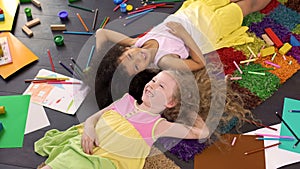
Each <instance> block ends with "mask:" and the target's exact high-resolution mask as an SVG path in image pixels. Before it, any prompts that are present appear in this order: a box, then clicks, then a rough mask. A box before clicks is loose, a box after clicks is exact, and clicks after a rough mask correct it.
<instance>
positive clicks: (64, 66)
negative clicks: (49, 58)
mask: <svg viewBox="0 0 300 169" xmlns="http://www.w3.org/2000/svg"><path fill="white" fill-rule="evenodd" d="M59 64H60V65H61V66H62V67H63V68H65V69H66V70H67V71H68V72H69V73H71V75H74V73H73V71H71V70H70V69H69V68H68V67H67V66H66V65H64V64H63V63H62V62H61V61H59Z"/></svg>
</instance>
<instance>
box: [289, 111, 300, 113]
mask: <svg viewBox="0 0 300 169" xmlns="http://www.w3.org/2000/svg"><path fill="white" fill-rule="evenodd" d="M289 112H293V113H300V110H289Z"/></svg>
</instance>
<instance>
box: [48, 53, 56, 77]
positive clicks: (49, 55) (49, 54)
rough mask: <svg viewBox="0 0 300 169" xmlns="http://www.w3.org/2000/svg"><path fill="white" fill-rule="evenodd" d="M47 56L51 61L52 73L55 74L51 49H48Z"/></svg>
mask: <svg viewBox="0 0 300 169" xmlns="http://www.w3.org/2000/svg"><path fill="white" fill-rule="evenodd" d="M47 54H48V57H49V60H50V64H51V68H52V71H53V72H55V67H54V64H53V60H52V56H51V53H50V50H49V49H47Z"/></svg>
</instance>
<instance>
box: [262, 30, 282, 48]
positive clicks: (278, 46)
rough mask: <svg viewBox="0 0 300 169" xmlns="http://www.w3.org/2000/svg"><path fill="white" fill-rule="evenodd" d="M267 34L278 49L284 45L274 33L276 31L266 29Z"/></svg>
mask: <svg viewBox="0 0 300 169" xmlns="http://www.w3.org/2000/svg"><path fill="white" fill-rule="evenodd" d="M265 32H266V33H267V35H268V36H269V37H270V39H271V40H272V41H273V42H274V44H275V46H276V47H277V48H280V47H281V46H282V45H283V43H282V41H281V40H280V39H279V38H278V36H277V35H276V34H275V33H274V31H273V30H272V29H271V28H266V29H265Z"/></svg>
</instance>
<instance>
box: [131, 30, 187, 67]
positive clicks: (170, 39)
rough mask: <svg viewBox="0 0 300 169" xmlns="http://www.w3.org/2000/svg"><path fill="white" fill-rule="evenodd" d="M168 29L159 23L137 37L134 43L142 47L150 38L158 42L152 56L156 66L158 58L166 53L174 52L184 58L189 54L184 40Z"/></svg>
mask: <svg viewBox="0 0 300 169" xmlns="http://www.w3.org/2000/svg"><path fill="white" fill-rule="evenodd" d="M169 30H170V29H169V28H168V27H167V26H166V25H165V24H159V25H157V26H156V27H154V28H153V29H152V30H150V31H149V32H148V33H147V34H145V35H144V36H143V37H141V38H139V39H138V40H137V42H136V43H135V46H136V47H142V46H143V44H144V43H145V42H146V41H147V40H150V39H155V40H156V41H157V42H158V44H159V47H158V51H157V53H156V56H155V58H154V64H155V65H156V66H157V64H158V62H159V60H160V59H161V58H162V57H163V56H165V55H167V54H176V55H178V56H179V57H180V58H181V59H186V58H188V56H189V50H188V48H187V47H186V46H185V44H184V42H183V41H182V40H181V39H180V38H178V37H176V36H174V35H173V34H172V33H170V32H169Z"/></svg>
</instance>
